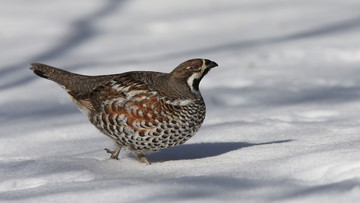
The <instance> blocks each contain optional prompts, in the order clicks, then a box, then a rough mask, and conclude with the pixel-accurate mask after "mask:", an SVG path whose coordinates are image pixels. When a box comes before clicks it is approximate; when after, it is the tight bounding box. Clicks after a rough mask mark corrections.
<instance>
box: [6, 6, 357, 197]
mask: <svg viewBox="0 0 360 203" xmlns="http://www.w3.org/2000/svg"><path fill="white" fill-rule="evenodd" d="M359 11H360V3H359V1H358V0H346V1H338V0H328V1H322V0H294V1H285V0H271V1H269V0H256V1H254V0H242V1H237V0H233V1H230V0H229V1H222V0H199V1H188V0H182V1H165V0H151V1H145V0H142V1H141V0H136V1H135V0H134V1H117V0H108V1H104V0H93V1H88V0H77V1H72V0H62V1H45V0H33V1H28V0H14V1H10V0H5V1H2V2H1V6H0V61H1V63H0V201H5V202H7V201H16V202H39V201H40V202H132V201H147V202H169V201H177V202H196V201H197V202H222V201H230V202H314V203H318V202H359V200H360V154H359V152H360V125H359V124H360V100H359V99H360V89H359V88H360V66H359V65H360V13H359ZM196 57H201V58H209V59H211V60H213V61H216V62H217V63H218V64H219V67H218V68H215V69H213V70H212V71H211V72H210V73H209V74H208V75H207V76H206V77H205V78H204V79H203V81H202V83H201V87H200V88H201V90H202V94H203V96H204V98H205V101H206V104H207V117H206V120H205V122H204V125H203V127H202V128H201V129H200V131H199V132H198V133H197V135H195V136H194V137H193V138H192V139H191V140H190V141H188V142H187V143H186V144H184V145H182V146H178V147H175V148H170V149H166V150H163V151H161V152H159V153H154V154H151V155H148V159H149V161H151V162H152V163H153V164H152V165H150V166H146V165H145V164H141V163H139V162H138V161H137V160H136V158H135V157H134V156H133V155H131V154H129V153H128V152H127V151H125V150H124V151H122V153H121V155H120V160H119V161H115V160H109V159H108V156H109V154H106V153H105V151H104V150H103V149H104V148H111V147H113V143H112V141H111V140H110V139H109V138H107V137H106V136H104V135H102V134H101V133H100V132H99V131H98V130H96V129H95V127H93V126H92V125H91V124H90V123H89V122H88V121H87V118H86V116H84V115H82V114H81V113H80V112H79V111H78V110H77V108H76V106H75V105H74V104H73V103H72V102H71V100H70V98H69V97H68V95H67V94H66V92H65V91H63V90H62V89H61V88H60V87H59V86H57V85H56V84H55V83H52V82H50V81H47V80H44V79H42V78H39V77H37V76H35V75H34V74H33V73H32V72H31V71H30V70H29V69H28V67H29V64H30V63H31V62H41V63H46V64H49V65H53V66H56V67H60V68H63V69H66V70H68V71H72V72H76V73H81V74H89V75H97V74H111V73H121V72H125V71H131V70H153V71H162V72H169V71H171V70H172V69H173V68H174V67H176V66H177V65H178V64H179V63H181V62H183V61H185V60H187V59H190V58H196Z"/></svg>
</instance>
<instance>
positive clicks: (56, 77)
mask: <svg viewBox="0 0 360 203" xmlns="http://www.w3.org/2000/svg"><path fill="white" fill-rule="evenodd" d="M30 69H31V70H32V71H34V73H35V74H36V75H38V76H40V77H42V78H45V79H48V80H52V81H54V82H56V83H58V84H59V85H61V86H62V87H63V88H68V87H70V88H73V89H76V86H77V83H79V82H80V80H82V79H84V78H85V77H86V76H84V75H79V74H75V73H71V72H68V71H65V70H61V69H59V68H55V67H52V66H48V65H45V64H41V63H32V64H31V67H30Z"/></svg>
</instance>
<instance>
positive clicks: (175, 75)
mask: <svg viewBox="0 0 360 203" xmlns="http://www.w3.org/2000/svg"><path fill="white" fill-rule="evenodd" d="M216 66H218V64H217V63H215V62H213V61H210V60H208V59H190V60H187V61H185V62H183V63H181V64H180V65H178V66H177V67H176V68H175V69H174V70H173V71H172V72H171V73H170V78H172V79H176V80H179V79H180V80H183V81H185V82H186V83H187V85H188V86H189V88H190V90H191V91H192V92H193V93H198V92H199V84H200V81H201V79H202V78H203V77H204V76H205V75H206V74H207V73H208V72H209V71H210V69H212V68H214V67H216Z"/></svg>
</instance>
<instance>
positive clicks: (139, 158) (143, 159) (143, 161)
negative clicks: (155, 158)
mask: <svg viewBox="0 0 360 203" xmlns="http://www.w3.org/2000/svg"><path fill="white" fill-rule="evenodd" d="M135 155H136V158H137V159H138V160H139V161H140V162H141V163H144V164H146V165H150V164H151V163H150V162H149V161H148V160H147V159H146V157H145V154H143V153H135Z"/></svg>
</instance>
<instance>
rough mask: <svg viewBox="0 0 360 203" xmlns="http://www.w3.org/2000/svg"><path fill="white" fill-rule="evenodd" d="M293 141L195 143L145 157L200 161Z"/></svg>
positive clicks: (155, 160)
mask: <svg viewBox="0 0 360 203" xmlns="http://www.w3.org/2000/svg"><path fill="white" fill-rule="evenodd" d="M291 141H293V140H276V141H271V142H263V143H249V142H218V143H195V144H184V145H180V146H176V147H172V148H168V149H164V150H162V151H161V152H158V153H154V154H149V155H148V156H147V157H148V159H149V160H150V161H152V162H163V161H169V160H186V159H201V158H207V157H213V156H219V155H221V154H225V153H227V152H230V151H234V150H238V149H241V148H245V147H252V146H257V145H268V144H280V143H285V142H291Z"/></svg>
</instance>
